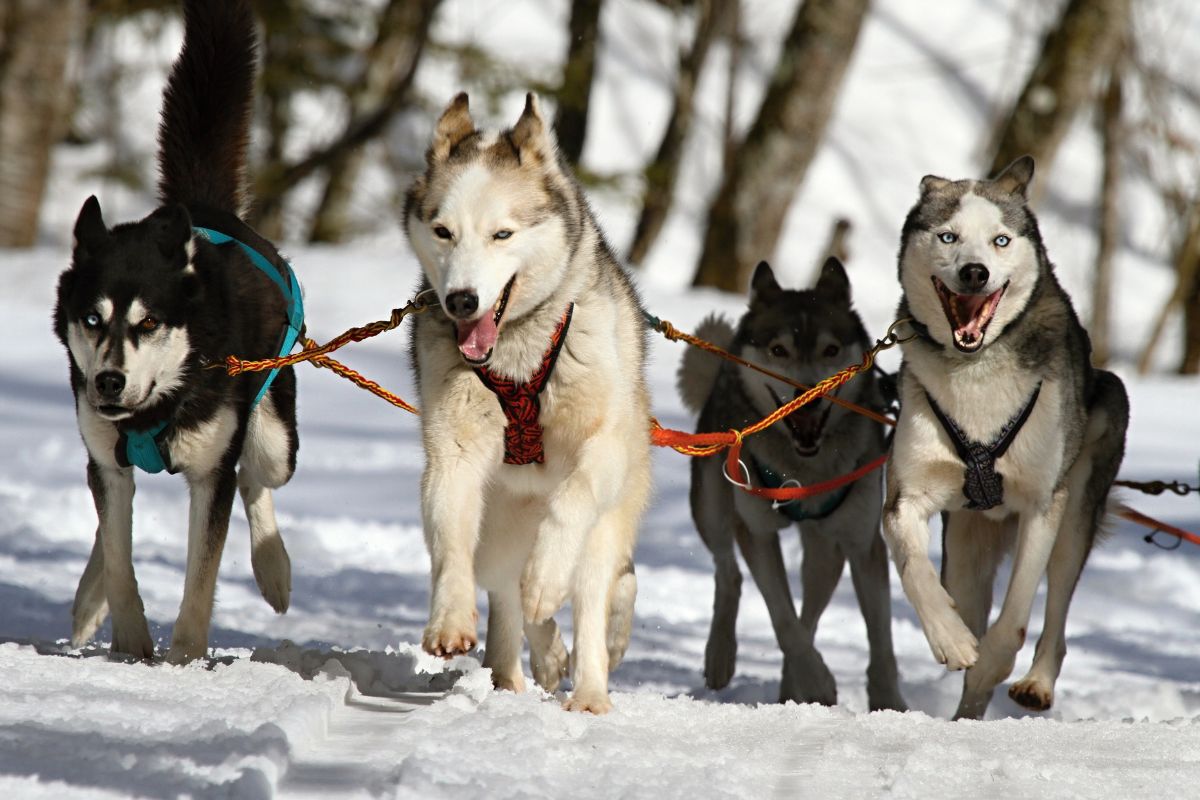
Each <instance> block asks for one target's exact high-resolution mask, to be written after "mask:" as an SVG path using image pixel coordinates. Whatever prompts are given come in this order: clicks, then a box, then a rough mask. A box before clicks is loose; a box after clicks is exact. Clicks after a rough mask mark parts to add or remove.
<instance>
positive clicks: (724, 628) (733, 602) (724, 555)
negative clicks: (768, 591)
mask: <svg viewBox="0 0 1200 800" xmlns="http://www.w3.org/2000/svg"><path fill="white" fill-rule="evenodd" d="M712 461H713V460H712V459H699V458H698V459H695V460H694V461H693V464H692V487H691V496H690V499H691V506H692V520H693V521H694V522H695V524H696V530H697V531H698V532H699V534H700V538H701V539H702V540H703V541H704V544H705V546H706V547H707V548H708V550H709V552H710V553H712V557H713V567H714V568H715V570H714V574H713V584H714V586H713V615H712V623H711V625H710V627H709V630H708V643H707V644H706V645H705V646H704V685H705V686H707V687H708V688H709V689H724V688H725V687H726V686H728V685H729V681H730V680H732V678H733V673H734V671H735V669H736V667H737V615H738V604H739V603H740V601H741V597H742V571H741V569H740V568H739V567H738V562H737V554H736V553H734V549H733V548H734V538H733V527H732V526H733V520H732V507H733V498H732V497H731V496H730V488H729V484H727V483H726V482H725V479H724V478H723V477H722V475H721V472H720V465H719V464H711V463H710V462H712Z"/></svg>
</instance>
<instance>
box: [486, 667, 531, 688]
mask: <svg viewBox="0 0 1200 800" xmlns="http://www.w3.org/2000/svg"><path fill="white" fill-rule="evenodd" d="M492 687H493V688H495V689H496V690H497V691H507V692H516V693H518V694H520V693H521V692H524V691H525V676H524V675H522V674H521V673H519V672H518V673H515V674H513V675H499V674H497V672H496V671H495V670H492Z"/></svg>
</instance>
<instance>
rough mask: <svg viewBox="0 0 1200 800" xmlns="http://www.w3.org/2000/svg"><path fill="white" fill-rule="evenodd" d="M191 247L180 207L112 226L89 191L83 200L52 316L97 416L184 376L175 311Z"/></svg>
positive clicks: (146, 402)
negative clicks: (70, 258)
mask: <svg viewBox="0 0 1200 800" xmlns="http://www.w3.org/2000/svg"><path fill="white" fill-rule="evenodd" d="M147 239H149V241H147ZM193 252H194V249H193V245H192V241H191V222H190V220H189V219H188V216H187V212H186V211H185V210H183V209H182V208H178V209H160V210H159V211H156V212H155V213H154V214H151V215H150V216H149V217H147V218H146V219H144V220H142V221H141V222H136V223H131V224H128V225H120V226H117V228H115V229H114V230H112V231H111V232H110V231H109V230H108V229H107V227H105V225H104V221H103V218H102V216H101V212H100V205H99V203H98V202H96V200H95V198H90V199H89V200H88V201H87V202H86V203H85V204H84V207H83V210H82V211H81V212H80V215H79V219H78V221H77V222H76V226H75V248H74V257H73V263H72V268H71V269H70V270H69V271H68V272H66V273H64V274H63V277H62V279H61V281H60V284H59V296H60V305H59V307H60V315H61V319H60V320H58V324H59V325H60V327H61V330H62V333H63V335H64V338H65V339H66V342H67V349H68V351H69V352H70V354H71V359H72V362H73V366H74V367H75V368H76V369H77V370H78V372H79V374H78V375H77V376H76V380H77V381H79V388H80V389H82V390H83V394H84V396H85V397H86V399H87V403H88V405H90V406H91V407H92V408H93V409H95V410H96V412H97V413H98V414H99V415H100V416H101V417H102V418H104V419H107V420H111V421H116V420H120V419H125V418H127V417H129V416H131V415H132V414H134V413H136V412H138V411H141V410H145V409H147V408H149V407H150V406H152V405H153V404H154V403H156V402H157V401H159V400H160V399H162V398H163V397H165V396H167V395H168V394H170V393H171V392H172V391H174V390H176V389H177V388H178V387H179V386H180V385H181V383H182V382H183V380H184V377H185V374H186V370H187V368H188V367H187V363H188V359H189V356H190V355H191V344H190V341H189V337H188V332H187V329H186V328H185V327H184V326H183V324H182V320H183V313H184V310H185V306H186V303H187V302H188V298H189V296H191V295H193V294H194V287H195V271H194V268H193V267H192V263H191V257H192V254H193ZM151 277H153V280H151V279H150V278H151Z"/></svg>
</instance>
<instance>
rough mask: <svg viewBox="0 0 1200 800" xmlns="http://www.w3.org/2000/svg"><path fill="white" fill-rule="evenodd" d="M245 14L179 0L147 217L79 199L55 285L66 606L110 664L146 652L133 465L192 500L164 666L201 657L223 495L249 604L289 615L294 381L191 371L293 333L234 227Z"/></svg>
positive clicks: (272, 277)
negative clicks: (73, 486) (286, 507)
mask: <svg viewBox="0 0 1200 800" xmlns="http://www.w3.org/2000/svg"><path fill="white" fill-rule="evenodd" d="M249 6H250V4H249V2H248V0H222V1H221V2H212V1H211V0H188V1H187V2H185V3H184V20H185V26H184V42H183V50H182V52H181V53H180V55H179V58H178V60H177V61H176V63H175V65H174V68H173V69H172V72H171V76H170V79H169V81H168V83H167V87H166V91H165V92H164V95H163V109H162V121H161V125H160V127H159V169H160V172H161V177H160V181H159V197H160V200H161V202H162V205H161V206H160V207H159V208H158V209H157V210H156V211H154V212H153V213H152V214H150V215H149V216H148V217H146V218H145V219H143V220H140V221H138V222H131V223H125V224H120V225H117V226H115V227H113V228H111V229H110V228H108V227H107V226H106V225H105V223H104V220H103V218H102V216H101V212H100V204H99V202H97V200H96V198H95V197H91V198H88V200H87V202H86V203H84V205H83V209H82V211H80V213H79V218H78V220H77V222H76V223H75V243H74V252H73V254H72V262H71V267H70V268H69V269H68V270H67V271H66V272H64V273H63V274H62V276H61V277H60V279H59V285H58V304H57V307H56V309H55V312H54V325H55V331H56V333H57V334H58V337H59V338H60V339H61V340H62V342H63V344H64V345H65V346H66V348H67V351H68V355H69V358H70V364H71V388H72V389H73V391H74V393H75V406H76V413H77V416H78V421H79V430H80V432H81V433H82V434H83V441H84V444H85V445H86V446H87V451H88V468H87V476H88V486H89V487H90V488H91V491H92V496H93V497H94V499H95V504H96V512H97V515H98V516H99V526H98V527H97V529H96V541H95V544H94V546H93V548H92V555H91V559H90V560H89V561H88V564H87V568H86V569H85V570H84V573H83V576H82V578H81V579H80V581H79V588H78V590H77V592H76V595H75V605H74V609H73V617H74V627H73V633H72V642H73V643H74V644H76V645H79V644H81V643H83V642H85V641H86V640H87V639H89V638H90V637H91V636H92V634H93V633H94V632H95V630H96V628H97V627H98V626H99V625H100V624H101V623H102V622H103V621H104V618H105V616H106V615H107V614H108V613H109V612H110V611H111V613H112V620H113V622H112V627H113V639H112V650H113V652H114V653H123V654H128V655H132V656H136V657H141V658H150V657H152V656H153V655H154V642H153V641H152V640H151V638H150V632H149V629H148V627H147V624H146V616H145V612H144V610H143V607H142V601H141V598H140V597H139V595H138V588H137V581H136V579H135V578H134V573H133V561H132V554H131V549H132V527H133V492H134V469H135V467H141V468H144V469H146V470H147V471H152V472H154V471H160V470H162V469H167V470H168V471H170V472H172V473H182V474H183V475H184V477H185V478H186V479H187V483H188V488H189V490H190V493H191V510H190V512H189V514H188V543H187V575H186V579H185V583H184V589H183V603H182V605H181V606H180V610H179V617H178V619H177V620H176V622H175V628H174V632H173V635H172V641H171V648H170V650H169V651H168V652H167V654H166V658H167V660H168V661H170V662H172V663H182V662H186V661H190V660H192V659H194V658H197V657H198V656H201V655H203V654H204V653H205V651H206V649H207V647H208V629H209V620H210V617H211V615H212V605H213V592H214V589H215V585H216V577H217V567H218V565H219V564H220V560H221V551H222V548H223V547H224V544H225V535H226V532H227V530H228V527H229V516H230V510H231V507H232V504H233V497H234V493H235V491H239V490H240V492H241V495H242V501H243V502H244V503H245V507H246V515H247V516H248V517H249V520H250V538H251V548H252V562H253V565H254V575H255V578H256V579H257V581H258V585H259V588H260V589H261V591H262V594H263V597H264V598H266V600H267V602H268V603H270V604H271V606H272V607H273V608H275V610H276V611H279V612H280V613H282V612H283V611H285V610H286V609H287V607H288V599H289V593H290V591H291V566H290V562H289V559H288V555H287V551H286V550H285V549H284V545H283V540H282V539H281V538H280V535H279V530H278V528H277V527H276V524H275V511H274V506H273V504H272V499H271V491H270V490H271V489H273V488H276V487H279V486H281V485H283V484H284V483H286V482H287V480H288V479H289V478H290V477H291V475H292V471H293V470H294V468H295V463H296V449H297V446H298V440H297V436H296V412H295V405H296V384H295V377H294V375H293V373H292V370H291V369H290V368H287V369H283V370H281V371H280V372H279V373H278V374H277V375H276V376H275V377H274V380H273V381H269V386H267V385H266V384H267V383H268V381H267V380H266V379H265V378H258V379H254V378H251V379H246V378H243V377H237V378H231V377H228V376H227V375H226V374H225V372H224V370H223V369H205V367H206V366H208V365H210V364H213V363H217V364H218V366H219V362H220V360H221V359H222V358H223V357H224V356H226V355H229V354H237V355H239V356H243V357H247V358H255V359H259V358H266V357H270V356H274V355H278V354H279V352H280V351H281V347H282V346H285V345H290V343H291V342H292V341H294V338H295V336H296V335H297V333H298V326H299V316H300V314H299V311H300V309H299V303H300V298H299V287H298V286H297V285H296V283H295V278H294V276H293V275H292V274H291V270H290V268H289V267H288V266H287V264H286V262H285V261H283V260H282V259H281V258H280V257H279V255H278V254H277V253H276V252H275V249H274V248H273V247H272V246H271V245H270V244H269V243H268V242H266V241H264V240H263V239H261V238H260V237H258V236H257V235H256V234H255V233H254V232H253V231H252V230H251V229H250V228H249V227H248V226H246V225H245V224H244V223H243V222H241V220H239V219H238V217H237V214H238V212H239V211H241V209H242V208H243V204H244V202H245V200H244V192H243V188H244V181H245V178H244V172H245V156H246V146H247V141H248V136H249V124H250V108H251V99H252V92H253V84H254V71H255V28H254V19H253V16H252V14H251V11H250V7H249ZM230 239H232V240H235V241H230ZM268 262H269V263H268ZM281 289H284V291H281ZM264 388H266V391H265V392H264V391H263V389H264ZM260 394H261V397H259V395H260ZM256 400H257V402H256ZM239 466H240V469H239Z"/></svg>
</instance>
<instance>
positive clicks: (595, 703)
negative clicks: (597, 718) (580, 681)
mask: <svg viewBox="0 0 1200 800" xmlns="http://www.w3.org/2000/svg"><path fill="white" fill-rule="evenodd" d="M562 707H563V710H564V711H577V712H580V713H584V712H586V713H588V714H607V713H608V712H609V711H612V700H610V699H609V698H608V690H607V689H596V690H591V691H589V690H586V689H577V690H576V691H575V692H574V693H573V694H572V695H571V696H570V697H568V698H567V699H566V700H564V701H563V704H562Z"/></svg>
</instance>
